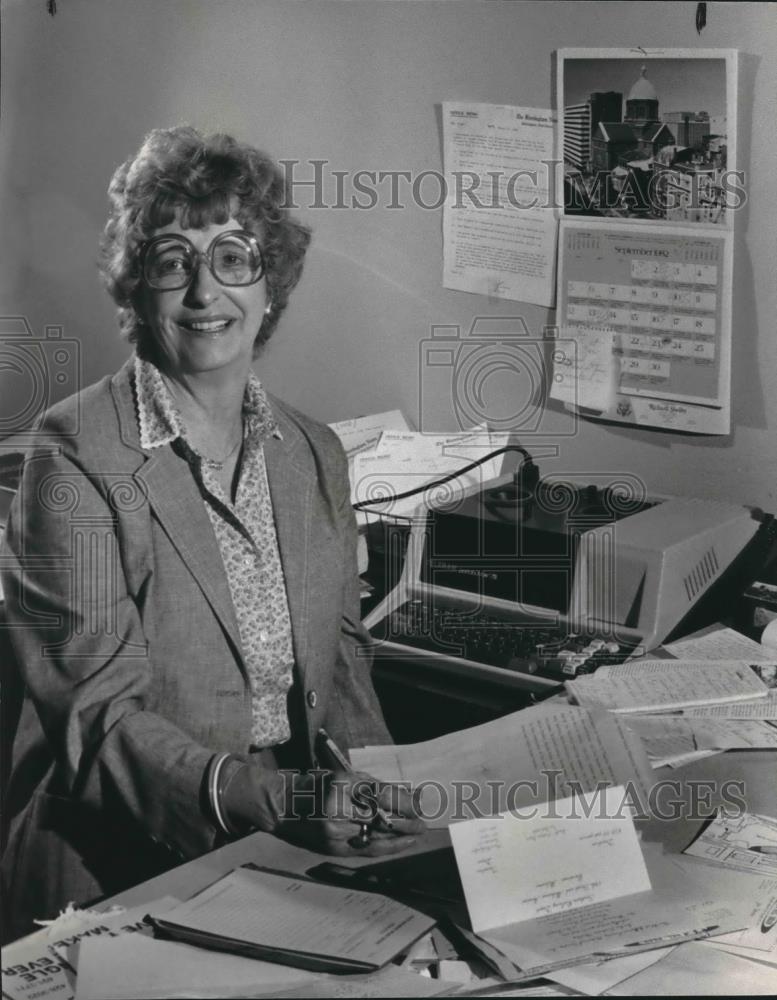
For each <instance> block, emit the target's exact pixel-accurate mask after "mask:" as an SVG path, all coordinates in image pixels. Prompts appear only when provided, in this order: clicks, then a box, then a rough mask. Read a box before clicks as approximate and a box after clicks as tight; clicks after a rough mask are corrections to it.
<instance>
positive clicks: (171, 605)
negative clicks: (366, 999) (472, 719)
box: [3, 128, 421, 936]
mask: <svg viewBox="0 0 777 1000" xmlns="http://www.w3.org/2000/svg"><path fill="white" fill-rule="evenodd" d="M109 193H110V197H111V204H112V208H111V214H110V218H109V221H108V224H107V226H106V229H105V233H104V238H103V248H102V250H103V253H102V270H103V275H104V278H105V280H106V283H107V286H108V289H109V291H110V292H111V294H112V296H113V298H114V299H115V301H116V302H117V304H118V306H119V313H120V322H121V325H122V327H123V329H124V331H125V332H126V334H127V335H128V336H129V339H130V341H131V342H132V343H133V344H134V345H135V354H134V356H133V357H132V358H131V359H130V360H129V361H128V362H127V363H126V364H125V365H124V367H123V368H122V369H121V370H120V371H119V372H118V373H117V374H116V375H114V376H113V377H106V378H104V379H103V380H102V381H101V382H99V383H97V384H96V385H93V386H91V387H90V388H88V389H86V390H84V391H83V392H82V393H80V394H79V395H77V396H74V397H71V398H70V399H68V400H66V401H65V402H63V403H61V404H58V405H57V406H55V407H54V408H53V409H52V411H51V412H50V414H49V415H48V418H47V421H46V440H45V444H44V443H42V444H41V446H40V447H39V448H37V449H36V451H35V454H33V455H31V456H30V457H29V459H28V461H27V463H26V468H25V474H24V477H23V481H22V485H21V488H20V490H19V493H18V496H17V499H16V502H15V507H14V510H13V512H12V516H11V518H10V522H9V525H8V529H7V538H6V545H7V549H8V552H7V553H6V558H5V560H4V565H5V566H6V569H5V572H4V577H3V587H4V591H5V595H6V603H7V616H8V620H9V624H10V626H11V632H10V634H11V636H12V639H13V643H14V647H15V652H16V658H17V660H18V663H19V669H20V670H21V672H22V675H23V680H24V683H25V685H26V690H27V698H26V702H25V706H24V709H23V713H22V719H21V723H20V726H19V735H18V737H17V741H16V745H15V748H14V772H13V775H12V779H11V784H10V790H9V794H8V797H7V799H8V800H7V809H8V813H9V815H10V819H11V834H10V838H9V843H8V847H7V850H6V852H5V854H4V858H3V876H4V881H5V892H4V899H5V902H6V904H7V907H8V910H9V921H8V922H7V923H6V929H7V932H9V933H10V936H14V935H15V934H19V933H22V932H23V931H25V930H27V929H29V924H30V921H31V919H32V918H34V917H52V916H54V915H55V914H56V913H57V911H58V910H59V909H60V908H62V907H63V906H65V905H66V904H67V902H68V901H70V900H75V901H76V902H82V901H85V900H88V899H89V898H91V897H95V896H99V895H102V894H105V893H112V892H115V891H118V890H119V889H121V888H123V887H125V886H127V885H130V884H132V883H134V882H137V881H139V880H141V879H144V878H148V877H150V876H151V875H153V874H156V873H157V872H159V871H161V870H164V869H165V868H167V867H171V866H172V865H174V864H177V863H179V862H180V861H181V860H183V859H185V858H189V857H193V856H196V855H198V854H201V853H203V852H204V851H207V850H209V849H210V848H212V847H213V846H214V844H215V843H216V842H217V841H218V839H219V837H220V836H222V837H224V836H234V835H240V834H242V833H245V832H247V831H249V830H254V829H260V830H266V831H271V832H274V833H276V834H278V835H280V836H284V837H287V838H289V839H292V840H296V841H299V842H301V843H305V844H307V845H309V846H313V847H315V848H317V849H318V850H322V851H325V852H329V853H341V854H342V853H348V852H351V851H353V852H356V851H361V852H366V853H369V854H382V853H387V852H390V851H394V850H397V849H401V848H402V847H404V846H406V844H407V839H406V835H407V834H409V833H412V832H414V831H417V830H419V828H420V826H421V825H420V823H419V821H418V820H415V819H413V818H412V813H411V810H410V807H409V801H408V798H407V796H404V797H400V798H397V799H396V801H394V802H393V803H389V802H388V801H386V799H385V795H386V792H385V791H384V792H382V793H381V798H380V805H381V806H383V807H384V808H386V809H388V808H390V807H391V806H392V805H393V810H394V816H393V823H392V829H391V830H387V829H386V828H385V827H384V826H382V824H381V823H380V822H377V821H376V822H374V823H373V824H372V826H371V828H370V831H369V833H370V834H371V836H369V835H365V827H364V825H362V826H361V827H357V826H355V823H354V820H355V818H356V816H357V815H361V816H364V815H366V814H367V812H370V815H373V814H374V812H375V810H374V804H375V803H374V802H370V801H369V790H368V793H367V794H366V798H365V794H364V790H363V789H362V795H361V796H360V795H359V789H358V788H355V787H354V782H355V781H356V779H355V778H353V777H345V776H343V775H339V776H338V778H339V779H342V781H341V787H340V788H339V789H337V788H333V787H332V786H331V784H327V785H326V787H324V788H323V789H322V787H321V786H320V785H317V786H316V787H317V791H318V793H319V794H320V795H325V796H326V799H325V800H322V799H321V798H320V797H319V799H318V800H317V801H316V802H314V796H313V795H312V794H311V790H312V786H313V783H314V776H312V775H311V774H310V769H314V768H315V767H316V766H317V765H319V764H322V765H327V764H329V763H330V762H329V761H326V760H323V759H322V760H319V746H318V744H317V734H318V733H319V730H320V729H322V728H324V729H325V730H326V731H327V732H328V733H329V734H330V735H331V737H332V739H333V740H334V741H335V742H336V743H338V744H340V745H341V746H343V747H351V746H357V745H364V744H367V743H377V742H387V741H388V740H389V736H388V733H387V731H386V728H385V724H384V722H383V719H382V716H381V713H380V709H379V707H378V704H377V701H376V698H375V694H374V691H373V689H372V687H371V682H370V674H369V657H368V650H367V645H366V642H365V635H364V633H363V631H362V629H361V626H360V625H359V604H358V592H357V576H356V569H355V529H354V522H353V514H352V511H351V508H350V503H349V487H348V479H347V469H346V463H345V458H344V455H343V452H342V449H341V448H340V446H339V443H338V442H337V439H336V438H335V436H334V435H333V434H332V433H331V431H329V430H328V429H327V428H325V427H323V426H321V425H320V424H317V423H314V422H313V421H311V420H309V419H308V418H306V417H304V416H302V415H301V414H300V413H298V412H296V411H295V410H293V409H291V408H290V407H288V406H286V405H285V404H284V403H282V402H280V401H279V400H277V399H272V398H270V397H269V396H268V395H267V394H266V393H265V391H264V389H263V387H262V385H261V383H260V382H259V381H258V379H257V378H256V376H255V375H254V374H253V373H252V370H251V363H252V361H253V359H254V358H255V357H256V354H257V352H258V350H259V349H260V347H261V346H262V345H263V344H264V343H265V342H266V341H267V339H268V337H269V336H270V334H271V333H272V331H273V330H274V329H275V326H276V325H277V323H278V320H279V318H280V316H281V314H282V312H283V310H284V309H285V307H286V304H287V301H288V297H289V293H290V292H291V290H292V289H293V288H294V286H295V285H296V283H297V281H298V279H299V276H300V273H301V269H302V260H303V256H304V253H305V250H306V247H307V245H308V241H309V233H308V231H307V229H306V228H305V227H303V226H302V225H300V224H299V223H297V222H295V221H294V220H293V219H291V218H290V217H289V214H288V211H287V210H286V209H285V208H284V207H283V205H284V195H285V192H284V185H283V181H282V178H281V175H280V172H279V171H278V169H277V167H275V166H274V165H273V164H272V163H271V162H270V161H269V160H267V158H266V157H264V156H263V155H262V154H260V153H259V152H257V151H256V150H254V149H252V148H250V147H246V146H242V145H239V144H238V143H237V142H235V140H233V139H231V138H229V137H227V136H213V137H210V138H205V137H203V136H201V135H200V134H199V133H198V132H196V131H195V130H193V129H190V128H174V129H169V130H159V131H155V132H152V133H151V134H150V135H149V136H148V138H147V139H146V141H145V143H144V144H143V146H142V147H141V149H140V151H139V152H138V154H137V155H136V156H135V157H133V158H131V159H130V160H128V161H127V162H126V163H125V164H124V165H123V166H121V167H120V168H119V169H118V170H117V171H116V174H115V175H114V177H113V180H112V183H111V186H110V191H109ZM284 769H295V770H296V771H297V772H298V773H296V774H295V775H290V774H288V773H286V771H284ZM357 777H358V776H357ZM343 787H344V788H345V792H344V793H343V791H342V788H343ZM335 792H339V795H336V794H335ZM335 800H336V801H337V802H338V803H339V805H340V807H341V808H339V809H338V810H337V811H335V810H334V809H333V803H334V802H335ZM314 805H315V806H316V807H317V810H318V811H315V810H314V809H313V806H314ZM322 805H323V809H322ZM357 830H359V831H360V835H359V836H358V837H355V836H354V835H355V833H356V831H357Z"/></svg>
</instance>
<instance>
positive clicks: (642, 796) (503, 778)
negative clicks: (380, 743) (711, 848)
mask: <svg viewBox="0 0 777 1000" xmlns="http://www.w3.org/2000/svg"><path fill="white" fill-rule="evenodd" d="M351 762H352V764H353V765H354V766H355V767H356V768H358V769H359V770H362V771H367V772H368V773H369V774H373V775H374V776H375V777H376V778H380V779H382V780H384V781H402V782H406V783H408V784H410V785H411V786H412V787H414V788H416V789H418V791H419V795H420V807H421V812H422V815H423V817H424V819H425V820H426V821H427V823H429V824H430V825H431V826H445V825H447V824H448V823H451V822H455V821H457V820H463V819H473V818H478V817H484V816H494V815H497V814H499V813H503V812H507V811H508V810H512V809H515V808H520V807H521V806H531V805H537V804H539V803H542V802H547V801H550V800H553V799H557V798H565V797H567V796H569V795H572V794H575V793H579V792H581V791H582V792H585V791H591V790H593V789H595V788H597V787H598V784H597V783H605V784H612V785H624V786H626V789H627V791H629V793H630V794H631V795H633V796H634V797H635V798H636V799H637V800H638V801H639V802H641V803H643V804H646V803H647V788H648V787H649V785H650V783H652V770H651V767H650V763H649V761H648V759H647V756H646V754H645V751H644V749H643V748H642V744H641V742H640V740H639V737H637V736H636V735H635V734H634V733H632V732H631V731H630V730H629V729H628V727H627V726H626V725H625V723H624V722H623V721H622V720H620V719H618V718H617V717H616V716H613V715H610V714H608V713H598V714H592V713H589V712H587V711H585V710H583V709H580V708H577V707H575V706H571V705H537V706H534V707H532V708H525V709H522V710H520V711H518V712H514V713H512V714H511V715H507V716H504V717H503V718H501V719H496V720H494V721H493V722H487V723H484V724H483V725H480V726H474V727H472V728H471V729H463V730H461V731H459V732H456V733H451V734H449V735H447V736H441V737H438V738H437V739H434V740H429V741H427V742H425V743H413V744H408V745H405V746H386V747H366V748H363V749H354V750H351ZM645 807H646V806H645Z"/></svg>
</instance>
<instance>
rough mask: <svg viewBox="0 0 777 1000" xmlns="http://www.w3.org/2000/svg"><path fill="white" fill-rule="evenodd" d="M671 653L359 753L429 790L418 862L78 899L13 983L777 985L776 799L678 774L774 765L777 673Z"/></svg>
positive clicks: (9, 963)
mask: <svg viewBox="0 0 777 1000" xmlns="http://www.w3.org/2000/svg"><path fill="white" fill-rule="evenodd" d="M756 652H758V653H759V656H758V657H756V655H755V654H756ZM669 653H670V655H675V656H682V657H688V658H687V659H685V658H683V659H677V660H674V661H672V660H664V659H658V660H649V661H645V662H643V663H641V664H640V663H636V662H634V663H631V664H624V665H621V666H615V667H612V668H608V673H607V674H603V673H602V671H599V672H598V673H597V674H596V675H594V676H593V677H586V678H582V679H579V680H576V681H571V682H569V684H568V685H567V694H568V696H569V699H570V700H571V702H572V703H571V704H570V703H568V702H567V701H565V700H561V699H558V700H553V701H547V702H544V703H542V704H539V705H535V706H532V707H530V708H526V709H522V710H521V711H519V712H515V713H513V714H512V715H508V716H505V717H503V718H501V719H497V720H496V721H494V722H489V723H486V724H484V725H481V726H477V727H474V728H472V729H467V730H463V731H460V732H457V733H453V734H450V735H448V736H443V737H440V738H438V739H435V740H431V741H428V742H426V743H422V744H414V745H412V746H387V747H366V748H362V749H360V750H354V751H352V752H351V759H352V763H353V764H354V766H355V767H358V768H359V769H360V770H367V771H369V772H371V773H372V774H374V775H375V776H376V777H378V778H380V779H384V780H388V781H391V780H394V781H396V780H401V781H408V782H410V783H411V784H412V785H413V786H415V787H416V788H418V789H419V804H420V809H421V812H422V814H423V815H424V818H425V819H426V820H427V822H428V824H429V826H430V827H431V828H432V829H431V831H430V833H429V835H428V842H427V843H426V844H425V843H424V842H423V839H422V840H421V841H419V843H418V844H417V845H416V847H415V848H411V849H410V851H409V852H408V856H407V857H406V858H404V859H403V857H402V856H396V857H393V858H391V859H388V860H386V861H378V862H376V861H375V860H374V859H372V861H369V863H365V862H367V861H368V859H363V858H362V859H356V860H355V861H354V862H353V863H352V864H350V866H349V861H350V859H337V863H336V864H332V863H331V862H332V859H323V858H318V863H317V864H316V865H314V866H313V867H311V864H310V859H311V855H310V854H309V852H303V851H300V866H299V869H298V870H296V869H295V871H293V872H291V871H277V870H271V869H269V868H261V867H258V866H259V865H261V864H262V863H263V862H262V859H261V856H260V855H261V851H260V850H259V848H257V849H256V853H257V856H256V857H255V858H254V859H253V862H254V863H253V864H250V863H249V864H243V865H242V866H241V867H237V868H234V869H233V870H231V871H224V870H223V869H222V872H223V874H221V875H220V877H216V875H215V874H213V875H211V877H210V878H209V879H208V880H207V882H209V883H210V884H205V883H204V882H202V881H201V882H200V884H199V886H197V889H198V891H196V892H193V893H192V895H191V898H188V899H179V898H173V897H163V898H151V897H149V898H148V899H147V901H146V902H144V903H142V904H141V905H138V906H132V907H130V908H128V909H110V908H109V909H103V910H102V912H95V911H78V910H72V911H70V912H68V913H66V914H63V915H62V916H61V917H60V918H59V919H58V920H57V921H55V922H53V923H52V924H50V925H49V926H47V927H44V928H43V929H42V930H41V931H39V932H38V933H36V934H34V935H31V936H30V937H28V938H24V939H22V940H21V941H18V942H16V943H14V944H13V945H10V946H9V947H8V948H6V949H4V954H3V960H2V970H3V995H4V996H6V997H8V998H10V1000H47V998H48V997H56V998H58V1000H72V998H76V1000H129V998H140V997H146V998H161V997H191V996H197V997H249V996H250V997H261V996H273V997H289V998H291V997H337V996H349V997H350V996H353V997H356V996H371V997H379V996H386V997H405V996H407V997H410V996H413V997H422V996H443V995H445V996H450V995H456V996H565V995H580V994H584V995H603V994H607V995H616V996H639V995H665V994H675V995H681V994H695V995H699V994H716V993H718V994H720V993H723V994H728V995H734V994H740V995H741V994H747V995H773V994H775V993H777V808H775V809H774V810H773V813H774V814H773V815H764V814H761V813H758V812H756V811H752V812H751V811H749V806H748V803H747V802H746V797H747V788H745V787H744V786H742V785H741V783H740V784H739V785H737V783H736V782H733V783H732V782H727V783H723V786H722V787H720V786H719V785H715V786H714V787H712V786H711V787H710V788H709V789H708V794H707V796H706V798H705V797H702V798H699V797H698V796H696V797H694V795H691V796H690V797H689V794H688V793H689V790H692V788H693V786H694V782H693V781H690V780H689V781H687V782H684V781H683V777H682V776H683V773H684V768H686V767H687V766H688V765H689V763H692V764H694V765H695V762H697V761H700V762H702V764H703V766H705V767H706V766H708V764H709V763H710V762H708V761H705V760H704V758H705V757H708V756H712V755H717V754H720V753H723V752H724V751H729V750H731V749H732V748H733V749H734V752H733V753H731V754H730V758H731V761H732V762H733V761H734V760H735V759H739V760H744V759H745V758H746V756H747V754H752V753H753V752H755V753H756V754H759V753H760V755H761V759H762V758H763V757H764V755H766V756H769V757H770V759H769V761H768V762H767V768H768V769H770V772H771V776H772V778H773V775H774V774H775V773H777V770H776V769H775V768H774V762H775V761H774V760H772V759H771V758H772V757H774V758H777V685H775V684H774V674H775V664H774V662H767V661H766V659H765V658H764V656H763V653H764V650H762V649H760V647H757V646H755V645H754V644H753V645H752V646H750V647H749V646H747V644H746V641H745V640H742V639H741V637H738V636H737V635H735V634H734V633H729V632H728V631H727V630H720V629H719V630H716V631H710V632H707V633H705V634H703V635H701V636H699V637H697V638H695V639H693V640H692V641H691V642H690V643H688V642H686V643H685V644H683V645H680V646H678V647H675V648H673V649H670V650H669ZM716 656H717V657H719V659H717V660H716V659H715V657H716ZM723 657H725V659H724V658H723ZM743 657H744V658H743ZM640 667H641V668H642V669H641V670H640V669H639V668H640ZM764 751H765V754H764ZM752 759H754V758H752V757H751V760H752ZM659 767H660V768H662V770H661V772H660V774H659V773H657V771H656V769H657V768H659ZM742 767H743V765H742V764H740V765H739V766H735V765H734V764H733V763H732V767H731V768H730V773H731V775H732V776H735V775H736V774H737V773H739V770H740V768H742ZM742 773H744V772H742ZM767 781H768V782H769V784H771V780H770V779H767ZM697 784H698V783H697ZM729 786H731V787H729ZM666 788H669V790H670V792H671V793H672V795H673V797H672V795H669V796H667V795H664V794H663V791H664V790H665V789H666ZM769 801H770V802H771V801H777V799H775V797H774V795H772V798H771V799H769ZM672 831H673V835H670V834H671V833H672ZM678 832H679V834H681V835H682V840H683V842H682V844H679V845H678V843H677V840H678ZM255 836H257V837H265V841H263V843H265V845H266V843H267V841H268V840H272V838H267V837H266V835H263V834H260V835H255ZM250 841H251V838H247V839H246V844H249V843H250ZM257 843H259V842H258V841H257ZM451 846H452V849H453V850H452V852H451ZM294 850H296V849H294ZM286 856H287V857H288V856H289V855H288V854H287V855H286ZM441 858H444V859H446V863H447V865H448V868H447V872H448V874H447V875H445V876H442V877H441V876H440V875H439V872H438V873H437V874H436V875H435V864H436V863H437V862H439V861H440V859H441ZM321 862H328V863H323V864H322V863H321ZM341 862H342V863H341ZM413 868H415V873H414V874H413V875H412V877H410V875H408V877H407V878H406V879H402V878H398V877H397V873H398V872H401V871H403V870H404V871H406V872H410V871H411V869H413ZM211 870H212V869H211ZM440 870H441V871H443V872H444V871H445V870H446V869H445V864H443V865H442V868H441V869H440ZM215 872H216V874H218V869H215ZM419 872H420V873H421V874H423V873H425V874H426V875H427V876H428V877H427V878H423V877H421V878H418V877H417V876H418V874H419ZM435 879H436V880H435Z"/></svg>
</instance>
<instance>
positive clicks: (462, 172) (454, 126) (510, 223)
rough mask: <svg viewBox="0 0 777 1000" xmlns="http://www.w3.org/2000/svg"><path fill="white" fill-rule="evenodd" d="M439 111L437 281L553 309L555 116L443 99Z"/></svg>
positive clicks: (526, 110) (462, 288) (449, 285)
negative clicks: (441, 189) (441, 195)
mask: <svg viewBox="0 0 777 1000" xmlns="http://www.w3.org/2000/svg"><path fill="white" fill-rule="evenodd" d="M442 115H443V146H444V157H445V180H446V198H445V202H444V205H443V244H444V248H443V285H444V286H445V287H446V288H456V289H459V290H461V291H464V292H477V293H478V294H480V295H490V296H492V297H494V298H500V299H517V300H518V301H520V302H534V303H536V304H537V305H541V306H552V305H553V303H554V298H555V263H556V260H555V258H556V234H557V229H558V221H557V217H556V211H555V209H554V208H553V207H552V205H553V200H552V199H553V181H554V178H553V175H552V171H553V164H554V144H555V130H556V118H555V115H554V113H553V112H551V111H550V110H547V109H544V108H521V107H512V106H509V105H503V104H465V103H460V102H451V101H445V102H443V109H442Z"/></svg>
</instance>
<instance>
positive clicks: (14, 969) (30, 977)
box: [2, 896, 178, 1000]
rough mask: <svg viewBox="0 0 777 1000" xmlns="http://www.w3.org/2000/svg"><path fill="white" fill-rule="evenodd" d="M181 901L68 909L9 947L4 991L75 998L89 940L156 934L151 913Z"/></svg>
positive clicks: (19, 999)
mask: <svg viewBox="0 0 777 1000" xmlns="http://www.w3.org/2000/svg"><path fill="white" fill-rule="evenodd" d="M177 904H178V900H177V899H173V898H172V897H167V896H166V897H164V898H162V899H159V900H155V901H152V902H150V903H145V904H144V905H142V906H135V907H133V908H132V909H128V910H125V909H115V910H111V911H108V912H106V913H101V912H99V911H96V910H72V911H69V912H65V913H64V914H62V915H61V916H60V917H59V918H58V919H57V920H55V921H54V922H53V923H52V924H50V925H49V926H48V927H46V928H45V929H44V930H41V931H38V932H37V933H35V934H30V935H28V936H27V937H24V938H22V939H21V940H19V941H15V942H13V943H12V944H9V945H4V946H3V960H2V976H3V980H2V988H3V996H4V997H8V998H10V1000H49V998H52V1000H73V997H74V994H75V992H76V969H77V967H78V957H79V948H80V945H81V943H82V942H83V941H85V940H87V939H89V940H108V939H112V938H115V937H116V936H117V935H122V936H128V935H130V934H131V936H133V937H141V936H142V935H143V934H148V935H150V934H151V925H150V924H149V923H148V922H147V921H146V920H145V916H146V915H147V914H149V913H151V914H154V915H157V914H162V913H165V912H167V911H168V910H170V909H172V908H173V907H174V906H176V905H177Z"/></svg>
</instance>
